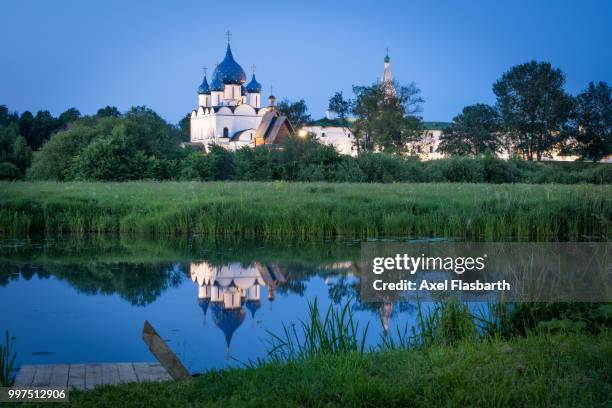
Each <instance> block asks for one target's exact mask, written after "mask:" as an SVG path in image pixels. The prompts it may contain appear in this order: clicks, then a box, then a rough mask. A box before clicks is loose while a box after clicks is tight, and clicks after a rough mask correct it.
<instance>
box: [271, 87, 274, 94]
mask: <svg viewBox="0 0 612 408" xmlns="http://www.w3.org/2000/svg"><path fill="white" fill-rule="evenodd" d="M270 95H274V92H272V85H270Z"/></svg>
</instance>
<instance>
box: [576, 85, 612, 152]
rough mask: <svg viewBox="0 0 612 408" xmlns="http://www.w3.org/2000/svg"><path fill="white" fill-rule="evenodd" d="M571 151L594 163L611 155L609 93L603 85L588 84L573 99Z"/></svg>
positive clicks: (611, 93)
mask: <svg viewBox="0 0 612 408" xmlns="http://www.w3.org/2000/svg"><path fill="white" fill-rule="evenodd" d="M571 118H572V132H571V133H572V136H573V137H572V139H573V143H572V144H571V145H572V148H573V151H574V152H576V153H578V154H580V155H581V156H582V158H583V159H590V160H593V161H598V160H601V159H602V158H604V157H606V156H608V155H610V154H611V153H612V89H611V88H610V86H609V85H608V84H607V83H605V82H597V83H594V82H591V83H589V86H588V88H587V89H585V90H584V91H582V92H581V93H580V94H578V96H576V98H575V99H574V107H573V109H572V114H571Z"/></svg>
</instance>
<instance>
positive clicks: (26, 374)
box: [14, 365, 36, 387]
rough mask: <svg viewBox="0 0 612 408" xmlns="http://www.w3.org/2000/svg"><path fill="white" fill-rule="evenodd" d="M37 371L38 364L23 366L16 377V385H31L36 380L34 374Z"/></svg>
mask: <svg viewBox="0 0 612 408" xmlns="http://www.w3.org/2000/svg"><path fill="white" fill-rule="evenodd" d="M35 373H36V366H31V365H25V366H21V368H20V369H19V372H18V373H17V376H16V377H15V384H14V387H29V386H30V385H32V381H34V374H35Z"/></svg>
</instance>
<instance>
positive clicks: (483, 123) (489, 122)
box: [439, 103, 502, 155]
mask: <svg viewBox="0 0 612 408" xmlns="http://www.w3.org/2000/svg"><path fill="white" fill-rule="evenodd" d="M500 129H501V120H500V117H499V113H498V112H497V110H496V109H495V108H494V107H492V106H489V105H485V104H482V103H478V104H476V105H471V106H466V107H465V108H463V111H462V112H461V114H459V115H457V116H455V117H454V118H453V123H452V124H451V126H450V127H449V128H448V129H446V130H445V131H444V133H443V134H442V137H441V138H440V148H439V150H441V151H443V152H445V153H448V154H450V155H480V154H484V153H495V152H498V151H500V149H501V147H502V146H501V141H500V139H499V136H498V135H499V131H500Z"/></svg>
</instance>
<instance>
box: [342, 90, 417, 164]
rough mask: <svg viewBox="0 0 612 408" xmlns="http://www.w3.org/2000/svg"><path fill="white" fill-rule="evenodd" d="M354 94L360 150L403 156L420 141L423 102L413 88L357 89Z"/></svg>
mask: <svg viewBox="0 0 612 408" xmlns="http://www.w3.org/2000/svg"><path fill="white" fill-rule="evenodd" d="M391 87H392V89H391ZM353 92H354V93H355V102H354V104H353V107H352V112H353V115H354V116H355V123H354V126H353V133H354V134H355V137H356V138H357V139H358V141H359V143H358V147H359V150H373V149H379V150H381V151H386V152H388V153H397V154H401V153H405V152H406V151H407V150H408V144H409V143H410V142H414V141H416V140H417V139H418V138H419V135H420V133H421V125H422V123H421V119H420V118H419V117H418V116H416V114H417V113H418V112H419V111H420V109H421V107H420V104H421V103H422V102H423V98H421V96H420V90H419V89H418V88H417V87H416V86H415V85H414V84H410V85H408V86H400V85H399V84H387V83H383V84H373V85H371V86H354V87H353Z"/></svg>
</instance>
